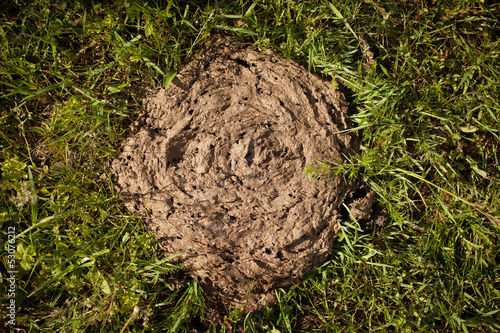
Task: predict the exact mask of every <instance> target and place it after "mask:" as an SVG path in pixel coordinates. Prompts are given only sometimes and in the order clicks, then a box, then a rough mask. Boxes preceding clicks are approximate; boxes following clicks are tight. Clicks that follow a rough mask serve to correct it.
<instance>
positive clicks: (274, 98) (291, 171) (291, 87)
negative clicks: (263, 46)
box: [112, 44, 373, 308]
mask: <svg viewBox="0 0 500 333" xmlns="http://www.w3.org/2000/svg"><path fill="white" fill-rule="evenodd" d="M351 127H352V124H351V123H350V121H349V120H348V116H347V105H346V101H345V99H344V96H343V95H342V94H341V93H340V92H338V91H335V90H333V89H332V86H331V83H330V82H328V81H327V80H325V79H323V78H320V77H319V76H317V75H314V74H311V73H309V72H308V71H307V70H306V69H304V68H303V67H301V66H300V65H298V64H296V63H294V62H292V61H290V60H286V59H282V58H279V57H277V56H275V55H273V54H261V53H259V52H256V51H253V50H251V49H249V48H247V47H244V46H235V45H232V44H222V45H218V46H217V47H212V48H211V49H209V50H207V51H206V52H205V53H204V54H203V55H202V56H201V57H199V58H198V59H197V60H196V61H194V62H193V63H191V65H190V66H188V68H187V69H185V70H184V71H182V73H180V74H179V75H178V76H177V78H176V79H175V80H174V81H173V82H172V84H171V85H170V87H169V88H168V89H167V90H164V89H162V90H159V91H158V92H157V93H156V94H154V95H152V96H151V97H150V98H148V99H147V100H146V101H145V107H144V110H143V111H142V113H141V115H140V117H139V119H138V120H137V122H136V123H135V124H134V125H133V128H132V134H131V136H130V137H129V138H128V139H126V140H125V141H124V143H123V146H122V153H121V155H120V156H119V157H118V158H117V159H116V160H115V161H114V162H113V167H112V169H113V172H114V174H115V175H116V185H117V187H118V189H119V190H120V191H121V195H122V197H123V200H124V203H125V204H126V206H127V208H128V209H129V210H131V211H133V212H137V213H139V214H143V216H144V217H145V220H146V221H147V222H148V226H149V228H150V230H151V231H152V232H153V233H154V235H155V236H156V237H157V238H158V239H159V240H160V241H161V242H162V244H163V245H164V248H165V251H167V252H168V253H170V254H173V253H177V252H179V251H182V250H186V249H188V250H187V251H186V252H184V253H183V254H182V255H180V256H179V257H177V258H180V259H181V260H182V262H184V263H185V264H186V268H187V270H188V272H190V274H191V275H192V276H193V277H195V278H196V279H198V281H199V282H200V283H201V284H202V286H203V288H204V291H205V293H206V296H207V298H208V300H209V301H215V302H218V303H219V304H224V306H225V307H226V308H230V307H233V308H234V307H239V308H242V307H243V306H244V305H245V304H246V306H247V308H250V307H253V306H257V307H262V306H265V305H268V304H270V303H269V302H272V301H273V299H274V298H273V297H274V296H273V289H274V288H276V287H287V286H291V285H292V284H293V283H296V282H299V281H300V279H301V278H302V277H303V276H304V275H305V274H306V273H308V272H309V271H310V270H311V269H312V268H314V267H316V266H318V265H321V264H322V263H324V262H325V261H326V259H327V257H328V255H329V253H330V251H331V249H332V245H333V243H334V241H335V234H336V232H337V230H338V222H337V220H338V219H340V218H346V216H347V215H348V214H347V210H346V209H345V208H344V207H343V205H342V203H345V204H346V205H347V206H348V207H350V209H351V211H352V214H354V215H355V217H356V218H357V219H368V218H369V216H370V215H371V211H372V209H371V206H372V203H373V200H372V199H373V198H372V196H371V195H370V194H369V193H367V191H365V190H364V188H363V187H362V186H361V185H359V184H358V183H356V182H355V181H353V180H346V179H344V178H345V177H339V178H336V179H331V180H328V181H325V180H314V179H312V178H311V177H310V176H308V175H305V174H304V166H305V165H306V164H312V165H319V162H318V161H325V160H330V161H336V162H342V161H345V159H346V156H350V155H353V154H356V153H358V152H359V150H360V138H359V136H358V134H356V133H345V132H342V131H345V130H346V129H349V128H351ZM339 132H340V133H339ZM250 289H251V290H250ZM249 290H250V293H248V291H249ZM248 295H249V296H248Z"/></svg>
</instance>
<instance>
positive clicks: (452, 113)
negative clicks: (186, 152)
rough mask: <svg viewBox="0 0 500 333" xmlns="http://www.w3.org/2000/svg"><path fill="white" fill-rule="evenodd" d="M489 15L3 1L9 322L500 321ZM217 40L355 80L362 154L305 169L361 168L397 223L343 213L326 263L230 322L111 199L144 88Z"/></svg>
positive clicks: (423, 326)
mask: <svg viewBox="0 0 500 333" xmlns="http://www.w3.org/2000/svg"><path fill="white" fill-rule="evenodd" d="M498 22H500V7H499V6H498V5H497V4H494V2H490V1H418V2H413V1H408V2H407V3H406V4H405V2H399V1H392V0H380V1H377V0H374V1H371V0H366V1H364V2H358V1H350V0H348V1H343V2H340V1H334V2H327V1H313V0H310V1H304V2H293V1H284V0H272V1H271V0H260V1H255V2H244V1H232V2H218V1H215V2H210V3H209V4H207V3H206V2H202V1H187V2H179V1H174V0H172V1H148V2H146V1H132V0H130V1H116V2H108V3H104V4H98V3H92V2H84V1H74V2H69V3H66V2H63V1H42V0H38V1H33V2H32V3H29V2H24V1H21V0H19V1H15V2H12V3H11V4H7V5H4V7H3V12H2V13H1V14H0V43H1V45H0V84H1V91H0V106H1V107H0V110H1V115H0V128H1V129H2V130H1V139H0V149H1V152H0V164H1V171H2V175H1V177H2V179H1V186H0V195H1V198H2V200H1V201H0V233H1V234H2V239H4V240H5V242H4V243H3V244H4V246H3V247H2V248H1V250H0V258H1V264H0V273H1V275H0V280H1V284H0V300H1V302H2V304H1V307H2V311H1V312H0V313H1V315H2V330H6V331H9V330H10V331H12V332H14V331H16V330H17V329H24V330H25V331H29V332H38V331H41V332H82V331H86V332H121V331H127V332H143V331H147V332H149V331H154V332H165V331H173V332H184V331H185V332H188V331H191V332H192V331H209V332H218V331H221V332H231V331H233V332H237V331H238V330H239V328H240V327H241V328H242V329H244V331H245V332H254V331H255V332H273V333H277V332H314V331H318V332H344V331H345V332H364V331H377V330H379V331H398V332H399V331H402V332H406V331H408V332H415V331H434V332H461V331H464V332H496V331H498V330H500V269H499V264H500V255H499V253H500V245H499V244H500V240H499V235H500V233H499V231H500V193H499V186H500V185H499V184H500V182H499V180H500V162H499V154H498V150H499V148H500V144H499V142H500V138H499V135H500V132H499V130H500V121H499V118H500V102H499V101H500V85H499V82H500V62H499V55H500V47H499V42H498V38H499V36H500V27H499V23H498ZM216 33H219V34H225V35H230V36H233V38H234V39H235V40H241V41H244V42H247V43H251V44H254V45H255V47H256V48H258V49H260V50H266V49H271V50H275V51H276V52H278V53H279V54H281V55H282V56H283V57H286V58H291V59H294V60H296V61H299V62H301V63H303V64H304V65H305V66H307V67H308V68H309V69H310V70H311V71H314V72H317V73H319V74H322V75H325V76H327V77H330V78H331V79H332V86H333V87H338V88H339V89H341V90H342V91H344V93H345V94H346V96H347V98H348V100H349V102H350V111H351V119H352V120H353V121H354V122H355V123H356V126H357V127H356V130H358V131H360V132H362V135H363V154H362V155H360V156H354V157H352V159H351V163H350V164H347V165H343V166H339V165H335V164H334V163H328V162H327V163H324V164H323V165H319V166H317V167H313V168H309V169H308V172H309V173H310V174H312V175H318V174H321V175H326V176H332V177H333V176H344V177H347V176H349V177H359V178H360V179H363V180H364V181H365V182H366V183H367V184H368V185H369V186H370V188H371V189H373V190H374V191H375V192H376V194H377V199H378V202H379V204H380V206H381V207H383V208H384V209H385V210H386V212H387V213H388V216H389V221H388V223H387V224H386V225H385V226H383V227H382V228H378V229H377V230H375V231H373V232H364V231H362V230H361V229H360V227H359V226H358V225H357V223H355V222H353V223H349V222H347V221H343V222H342V228H341V231H340V233H339V236H338V242H337V245H336V247H335V248H334V251H333V253H332V255H331V258H330V260H329V261H328V262H327V263H325V264H324V265H323V266H321V267H318V268H317V269H315V270H314V271H313V272H311V273H310V274H309V275H308V276H307V277H306V278H305V279H304V281H303V282H302V283H300V284H298V285H296V286H294V287H293V288H290V289H286V290H284V289H279V290H277V291H276V295H277V296H278V298H279V305H278V306H277V307H276V308H272V309H268V310H267V311H262V312H258V313H254V312H249V313H243V312H241V311H237V310H235V311H233V312H231V313H229V314H228V315H227V316H226V317H225V318H219V319H217V318H216V317H214V316H213V315H212V313H211V311H210V308H209V307H208V305H206V304H205V302H204V298H203V294H202V290H201V287H200V286H199V285H198V284H197V283H196V281H193V280H191V279H189V278H186V277H185V276H184V274H183V272H182V267H181V266H179V265H173V264H171V263H170V261H171V259H172V258H171V257H166V256H165V255H164V254H162V253H161V252H160V251H159V244H158V243H157V242H156V241H155V239H154V238H153V237H152V236H151V235H150V234H149V233H148V231H147V229H146V228H145V227H144V225H143V223H142V221H141V220H140V218H138V217H136V216H133V215H131V214H130V213H129V212H127V211H126V210H125V209H124V208H123V206H122V205H121V204H120V201H119V197H118V195H117V194H116V192H115V190H114V188H113V182H112V180H113V179H112V177H111V174H110V172H109V164H110V161H111V160H112V158H113V157H114V156H116V155H117V153H118V149H119V145H120V142H121V141H122V140H123V139H124V138H125V137H126V136H127V133H128V125H129V124H131V122H132V121H133V120H134V117H135V116H136V114H137V110H138V109H139V108H140V107H141V99H142V98H143V97H144V96H145V94H146V93H147V90H148V89H151V88H153V87H158V86H162V85H164V84H168V81H169V79H171V78H172V76H173V75H174V74H175V72H176V71H179V70H181V69H182V68H183V66H184V65H186V64H187V63H188V62H189V61H190V60H191V59H193V57H195V56H196V54H198V53H199V52H202V51H203V47H204V43H205V42H206V41H207V40H209V39H210V37H211V36H213V35H214V34H216ZM12 227H15V234H16V236H17V238H16V239H15V242H11V243H9V239H10V238H8V236H9V231H11V230H13V229H12ZM9 244H13V246H15V249H16V251H15V258H16V262H15V268H16V270H17V271H18V273H16V274H15V278H16V279H15V298H16V319H15V325H14V326H10V325H9V324H8V323H7V321H8V320H9V319H10V318H9V317H7V314H8V311H7V310H6V309H7V305H8V304H10V303H9V302H10V299H11V297H10V296H8V295H9V291H10V289H9V288H10V281H11V280H7V279H8V278H9V277H10V273H8V271H11V270H12V269H11V267H10V261H9V246H8V245H9ZM137 310H140V311H139V312H137ZM4 325H5V326H4Z"/></svg>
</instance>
